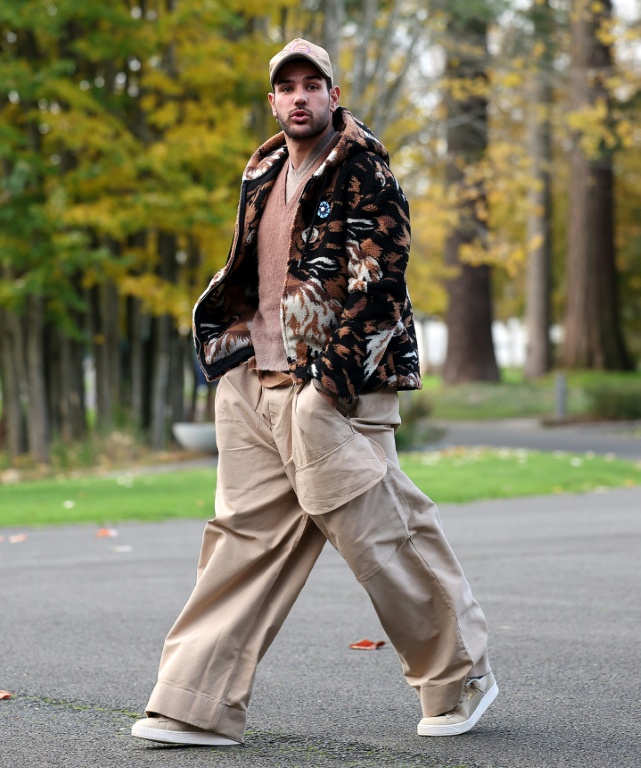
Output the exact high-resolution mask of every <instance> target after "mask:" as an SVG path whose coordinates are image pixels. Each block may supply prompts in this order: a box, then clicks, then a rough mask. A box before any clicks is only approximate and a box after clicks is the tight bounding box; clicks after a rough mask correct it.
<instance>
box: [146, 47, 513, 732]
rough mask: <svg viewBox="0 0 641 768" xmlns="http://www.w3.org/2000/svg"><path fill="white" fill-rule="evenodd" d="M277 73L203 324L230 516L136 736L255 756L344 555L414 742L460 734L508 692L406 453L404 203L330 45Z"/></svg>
mask: <svg viewBox="0 0 641 768" xmlns="http://www.w3.org/2000/svg"><path fill="white" fill-rule="evenodd" d="M269 72H270V80H271V84H272V87H273V92H272V93H270V94H269V97H268V98H269V102H270V104H271V108H272V113H273V115H274V117H275V118H276V120H277V121H278V122H279V124H280V126H281V128H282V132H281V133H279V134H278V135H277V136H274V137H273V138H271V139H270V140H269V141H267V142H266V143H265V144H264V145H263V146H261V147H260V148H259V149H258V150H257V151H256V153H255V154H254V155H253V157H252V158H251V159H250V161H249V164H248V165H247V168H246V170H245V174H244V177H243V184H242V191H241V199H240V205H239V210H238V220H237V224H236V230H235V235H234V240H233V244H232V247H231V251H230V254H229V258H228V261H227V264H226V266H225V267H224V268H223V269H222V270H220V272H218V274H217V275H216V276H215V277H214V278H213V280H212V281H211V284H210V285H209V287H208V289H207V290H206V291H205V293H204V294H203V295H202V296H201V298H200V299H199V301H198V303H197V304H196V307H195V310H194V335H195V341H196V348H197V351H198V356H199V359H200V361H201V365H202V367H203V370H204V371H205V373H206V375H207V377H208V378H209V379H210V380H213V379H216V378H220V383H219V385H218V390H217V395H216V430H217V442H218V448H219V463H218V485H217V489H216V518H215V519H214V520H211V521H210V522H209V523H208V524H207V526H206V529H205V533H204V537H203V543H202V550H201V554H200V561H199V564H198V578H197V582H196V585H195V587H194V591H193V593H192V595H191V597H190V598H189V600H188V601H187V604H186V606H185V608H184V609H183V611H182V613H181V614H180V616H179V617H178V619H177V621H176V623H175V625H174V627H173V628H172V629H171V631H170V633H169V635H168V637H167V640H166V642H165V646H164V649H163V653H162V658H161V662H160V671H159V677H158V683H157V685H156V687H155V688H154V690H153V693H152V695H151V699H150V701H149V703H148V705H147V710H146V711H147V718H145V719H144V720H140V721H139V722H137V723H136V724H135V725H134V727H133V731H132V732H133V735H134V736H138V737H141V738H144V739H149V740H152V741H161V742H167V743H173V744H202V745H221V746H222V745H230V744H239V743H241V742H242V741H243V738H244V731H245V723H246V717H247V706H248V704H249V699H250V695H251V690H252V685H253V680H254V675H255V672H256V666H257V664H258V662H259V660H260V659H261V658H262V656H263V654H264V653H265V652H266V650H267V648H268V647H269V645H270V643H271V641H272V640H273V638H274V637H275V636H276V634H277V632H278V630H279V628H280V626H281V625H282V623H283V621H284V620H285V618H286V616H287V614H288V612H289V610H290V608H291V606H292V605H293V603H294V601H295V599H296V597H297V596H298V594H299V592H300V590H301V589H302V587H303V585H304V583H305V581H306V579H307V577H308V575H309V573H310V571H311V569H312V567H313V565H314V563H315V561H316V559H317V557H318V556H319V554H320V552H321V549H322V547H323V545H324V544H325V541H326V540H329V541H330V542H331V543H332V545H333V546H334V547H336V549H337V550H338V551H339V552H340V554H341V555H342V556H343V558H344V559H345V560H346V562H347V563H348V565H349V567H350V568H351V570H352V571H353V573H354V575H355V576H356V578H357V579H358V580H359V581H360V582H361V583H362V585H363V586H364V588H365V589H366V590H367V592H368V594H369V596H370V598H371V600H372V603H373V605H374V607H375V609H376V611H377V613H378V616H379V618H380V620H381V623H382V626H383V628H384V629H385V631H386V632H387V635H388V637H389V639H390V642H391V643H392V644H393V646H394V648H395V649H396V651H397V653H398V655H399V657H400V660H401V663H402V667H403V673H404V675H405V677H406V679H407V681H408V683H409V684H410V685H411V686H412V687H414V688H415V690H416V691H417V693H418V695H419V699H420V702H421V706H422V710H423V716H424V717H423V719H422V720H421V722H420V723H419V725H418V733H419V735H425V736H439V735H454V734H458V733H463V732H465V731H467V730H469V729H470V728H472V727H473V726H474V725H475V724H476V722H477V721H478V719H479V718H480V716H481V715H482V714H483V712H484V711H485V710H486V709H487V707H488V706H489V704H490V703H491V702H492V701H493V700H494V698H495V697H496V695H497V693H498V688H497V685H496V682H495V681H494V677H493V676H492V672H491V671H490V667H489V663H488V660H487V629H486V623H485V618H484V616H483V613H482V612H481V609H480V608H479V606H478V604H477V603H476V602H475V600H474V599H473V597H472V594H471V591H470V588H469V585H468V583H467V581H466V579H465V577H464V575H463V573H462V570H461V567H460V565H459V563H458V561H457V560H456V558H455V556H454V554H453V553H452V551H451V549H450V547H449V545H448V543H447V541H446V539H445V537H444V534H443V532H442V530H441V526H440V522H439V518H438V512H437V510H436V507H435V506H434V504H433V503H432V502H431V501H430V499H428V498H427V497H426V496H424V495H423V494H422V493H421V492H420V491H419V490H418V489H417V488H416V487H415V486H414V485H413V484H412V483H411V482H410V480H409V479H408V478H407V477H406V476H405V475H404V474H403V472H401V470H400V468H399V466H398V460H397V456H396V449H395V444H394V431H395V429H396V428H397V427H398V425H399V423H400V419H399V416H398V396H397V390H399V389H418V388H420V386H421V380H420V375H419V365H418V356H417V351H416V341H415V336H414V326H413V320H412V309H411V304H410V301H409V297H408V294H407V287H406V283H405V276H404V275H405V268H406V265H407V258H408V253H409V247H410V227H409V216H408V206H407V201H406V200H405V197H404V195H403V193H402V191H401V189H400V187H399V185H398V183H397V181H396V179H395V178H394V176H393V175H392V173H391V171H390V169H389V167H388V156H387V152H386V150H385V148H384V147H383V146H382V144H381V143H380V142H379V141H378V140H377V139H376V138H375V137H374V136H373V135H372V134H371V133H370V132H369V131H368V130H367V128H365V126H363V125H362V124H361V123H359V122H358V121H356V120H355V119H354V117H353V116H352V115H351V114H350V113H349V112H348V111H346V110H345V109H343V108H341V107H339V97H340V89H339V88H338V86H336V85H334V83H333V77H332V67H331V63H330V60H329V56H328V55H327V52H326V51H325V50H324V49H323V48H320V47H318V46H316V45H313V44H312V43H309V42H307V41H305V40H301V39H296V40H293V41H292V42H291V43H289V44H288V45H287V46H285V48H284V49H283V50H282V51H281V52H280V53H279V54H277V55H276V56H274V58H273V59H272V60H271V62H270V67H269Z"/></svg>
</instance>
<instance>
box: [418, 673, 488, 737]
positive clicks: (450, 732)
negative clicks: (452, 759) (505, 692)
mask: <svg viewBox="0 0 641 768" xmlns="http://www.w3.org/2000/svg"><path fill="white" fill-rule="evenodd" d="M498 695H499V687H498V685H497V684H496V683H494V685H493V686H492V687H491V688H490V690H489V691H487V693H486V694H485V696H483V698H482V699H481V702H480V703H479V705H478V707H477V708H476V709H475V711H474V714H473V715H472V717H470V718H469V719H468V720H465V721H464V722H462V723H456V725H421V724H420V723H419V724H418V726H417V728H416V732H417V733H418V735H419V736H458V735H459V734H461V733H466V732H467V731H470V730H472V728H474V726H475V725H476V724H477V723H478V721H479V720H480V719H481V717H482V716H483V715H484V714H485V712H486V711H487V708H488V707H489V706H490V704H491V703H492V702H493V701H494V699H495V698H496V697H497V696H498Z"/></svg>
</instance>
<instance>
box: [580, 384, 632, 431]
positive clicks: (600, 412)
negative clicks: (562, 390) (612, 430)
mask: <svg viewBox="0 0 641 768" xmlns="http://www.w3.org/2000/svg"><path fill="white" fill-rule="evenodd" d="M585 392H586V395H587V398H588V400H589V403H590V405H589V411H590V414H591V415H592V416H593V417H595V418H598V419H611V420H615V421H616V420H634V419H641V378H640V377H639V376H634V377H630V378H629V380H627V381H625V380H624V381H610V382H601V383H593V384H589V385H588V386H587V387H586V389H585Z"/></svg>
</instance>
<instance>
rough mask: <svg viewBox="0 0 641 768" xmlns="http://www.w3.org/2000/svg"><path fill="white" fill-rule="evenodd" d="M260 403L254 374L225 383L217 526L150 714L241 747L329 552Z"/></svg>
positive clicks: (166, 652)
mask: <svg viewBox="0 0 641 768" xmlns="http://www.w3.org/2000/svg"><path fill="white" fill-rule="evenodd" d="M261 397H262V395H261V388H260V386H259V385H258V383H257V381H256V378H255V375H252V374H251V373H250V372H248V371H247V369H246V366H242V367H241V368H239V369H234V371H231V372H230V373H229V374H227V375H226V376H225V377H224V379H223V381H222V382H221V384H220V389H219V392H218V395H217V403H216V408H217V410H216V429H217V438H218V443H219V467H218V485H217V493H216V519H215V520H211V521H210V522H209V523H208V524H207V527H206V529H205V533H204V537H203V544H202V549H201V557H200V561H199V565H198V578H197V582H196V586H195V588H194V590H193V592H192V594H191V596H190V598H189V600H188V602H187V604H186V605H185V608H184V609H183V611H182V613H181V614H180V616H179V617H178V619H177V621H176V623H175V625H174V626H173V628H172V629H171V631H170V633H169V635H168V637H167V640H166V642H165V646H164V649H163V653H162V658H161V663H160V671H159V678H158V683H157V685H156V687H155V688H154V691H153V693H152V695H151V698H150V701H149V703H148V705H147V711H148V712H156V713H161V714H163V715H166V716H168V717H173V718H175V719H177V720H183V721H185V722H189V723H192V724H193V725H196V726H198V727H201V728H206V729H207V730H212V731H216V732H217V733H220V734H221V735H224V736H227V737H229V738H232V739H236V740H239V741H240V740H242V738H243V734H244V729H245V723H246V716H247V705H248V702H249V698H250V695H251V690H252V686H253V682H254V676H255V671H256V665H257V664H258V661H259V660H260V658H261V657H262V656H263V654H264V653H265V651H266V650H267V648H268V647H269V645H270V643H271V642H272V640H273V638H274V637H275V636H276V633H277V632H278V630H279V628H280V626H281V625H282V623H283V621H284V620H285V617H286V616H287V614H288V612H289V610H290V608H291V606H292V605H293V603H294V601H295V599H296V597H297V596H298V594H299V592H300V590H301V589H302V587H303V585H304V583H305V581H306V579H307V577H308V575H309V572H310V570H311V568H312V567H313V565H314V563H315V561H316V559H317V558H318V555H319V554H320V551H321V549H322V547H323V544H324V543H325V538H324V537H323V535H322V533H321V532H320V531H319V530H318V529H317V528H316V527H315V526H314V525H312V524H310V521H309V517H308V516H307V515H306V514H305V513H304V512H303V511H302V510H301V508H300V506H299V505H298V501H297V499H296V495H295V493H294V491H293V489H292V486H291V482H290V481H289V479H288V478H287V475H286V473H285V472H284V468H283V460H282V457H281V456H280V454H279V452H278V449H277V448H276V446H275V443H274V441H273V439H272V435H271V430H270V425H269V414H268V413H266V412H265V411H264V410H263V406H264V405H265V404H264V403H262V402H259V400H260V398H261ZM276 397H278V395H276ZM257 409H258V410H257Z"/></svg>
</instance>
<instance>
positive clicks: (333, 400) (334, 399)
mask: <svg viewBox="0 0 641 768" xmlns="http://www.w3.org/2000/svg"><path fill="white" fill-rule="evenodd" d="M312 386H313V387H314V389H315V390H316V391H317V392H318V394H319V395H320V396H321V397H322V398H324V399H325V400H327V402H328V403H329V404H330V405H331V406H332V408H336V407H337V406H338V396H337V395H334V394H332V393H331V392H328V391H327V390H326V389H325V388H324V387H322V386H321V385H320V384H319V383H318V382H317V381H316V379H312Z"/></svg>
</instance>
